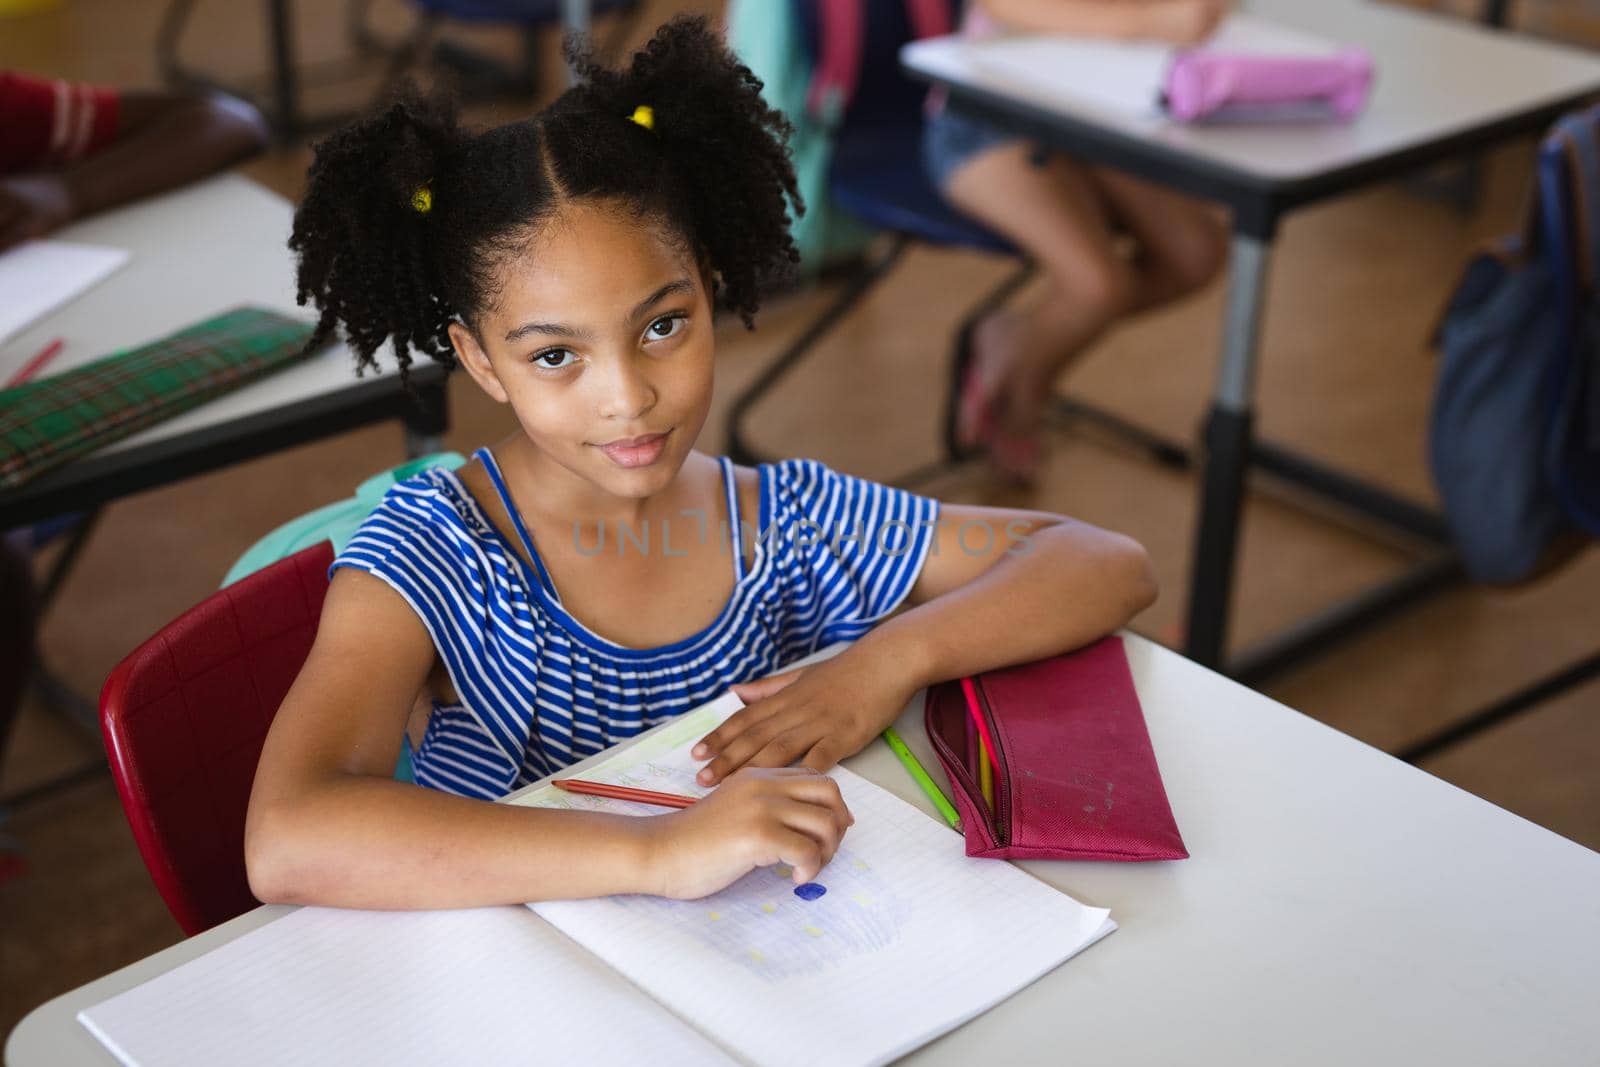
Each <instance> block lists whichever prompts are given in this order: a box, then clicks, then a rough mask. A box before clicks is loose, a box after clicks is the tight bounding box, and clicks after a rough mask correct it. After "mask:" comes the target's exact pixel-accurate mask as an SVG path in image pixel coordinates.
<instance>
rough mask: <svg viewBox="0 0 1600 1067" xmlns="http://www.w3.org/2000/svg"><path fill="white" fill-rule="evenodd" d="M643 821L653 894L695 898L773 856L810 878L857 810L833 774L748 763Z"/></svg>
mask: <svg viewBox="0 0 1600 1067" xmlns="http://www.w3.org/2000/svg"><path fill="white" fill-rule="evenodd" d="M649 822H650V823H651V824H652V825H651V830H652V831H653V832H654V833H655V834H656V835H657V836H656V840H655V844H656V858H655V866H656V870H657V878H656V879H655V882H656V884H657V885H658V886H659V887H660V888H659V890H658V892H659V894H660V895H661V896H664V897H675V898H677V899H679V900H694V899H696V898H698V897H703V896H706V895H708V894H711V893H715V892H716V891H717V890H719V889H722V888H723V887H725V886H728V885H731V884H732V883H734V882H736V881H738V880H739V879H740V878H743V877H744V876H745V875H746V874H748V873H750V872H751V871H753V870H755V869H756V868H757V867H768V866H771V865H772V864H775V863H786V864H788V865H789V866H790V867H792V868H794V875H793V877H794V882H795V884H796V885H800V884H802V883H805V882H809V881H811V880H812V879H813V878H815V877H816V876H817V875H818V873H820V872H821V870H822V868H824V867H826V866H827V865H828V861H829V860H831V859H832V858H833V854H834V852H836V851H837V850H838V848H839V840H840V838H842V837H844V832H845V830H846V829H847V828H849V826H850V824H852V823H854V822H855V818H854V816H852V815H851V814H850V810H849V809H848V808H846V807H845V805H844V798H843V797H842V796H840V794H839V784H838V783H837V782H835V781H834V780H833V779H832V778H829V777H827V776H826V775H823V774H818V773H817V772H815V771H812V770H807V769H805V768H802V767H796V768H779V769H758V768H746V769H745V770H743V771H740V772H739V773H738V774H735V775H732V776H730V777H729V778H728V780H727V781H725V782H723V783H722V784H721V785H720V786H718V787H717V789H716V792H714V793H711V794H710V795H709V796H707V797H705V798H704V799H703V800H700V801H697V802H696V803H695V804H693V805H691V806H690V807H687V808H684V809H683V810H682V811H679V812H675V813H673V814H671V815H658V816H655V817H654V818H652V819H650V820H649Z"/></svg>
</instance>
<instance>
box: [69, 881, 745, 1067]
mask: <svg viewBox="0 0 1600 1067" xmlns="http://www.w3.org/2000/svg"><path fill="white" fill-rule="evenodd" d="M78 1019H79V1021H81V1022H82V1023H83V1025H84V1026H86V1027H88V1029H89V1030H90V1031H91V1032H92V1033H93V1034H94V1035H95V1036H96V1037H97V1038H99V1039H100V1041H101V1042H102V1043H103V1044H104V1045H105V1046H106V1047H107V1048H108V1049H110V1050H111V1052H112V1053H113V1054H114V1055H115V1056H116V1057H117V1058H118V1059H119V1060H121V1061H122V1062H123V1063H125V1064H129V1065H130V1067H168V1065H172V1067H188V1065H194V1067H215V1065H217V1064H227V1065H229V1067H256V1065H260V1067H267V1065H279V1064H295V1065H296V1067H314V1065H320V1064H327V1065H329V1067H353V1065H362V1064H373V1065H378V1064H384V1065H392V1064H442V1063H463V1064H473V1065H474V1067H480V1065H491V1067H492V1065H498V1064H507V1065H511V1064H516V1065H521V1064H528V1063H592V1064H609V1063H626V1062H633V1063H649V1064H652V1065H654V1064H658V1063H659V1064H683V1065H685V1067H697V1065H699V1064H729V1065H731V1064H732V1062H733V1061H731V1060H729V1059H728V1057H727V1056H726V1055H724V1054H723V1053H722V1052H721V1051H720V1050H719V1049H717V1048H716V1047H715V1046H714V1045H711V1044H710V1043H709V1042H707V1041H706V1040H705V1039H704V1038H703V1037H701V1036H700V1035H699V1034H696V1033H695V1032H694V1031H693V1030H692V1029H690V1028H689V1027H687V1026H685V1025H684V1024H683V1023H682V1022H680V1021H678V1020H677V1019H675V1018H673V1017H672V1015H671V1014H669V1013H668V1012H666V1011H664V1010H663V1009H662V1008H661V1007H660V1006H659V1005H657V1004H655V1003H654V1002H653V1001H651V1000H650V998H648V997H646V996H644V995H643V994H641V993H640V992H639V991H638V990H636V989H634V988H633V987H632V986H631V985H629V984H628V983H627V982H626V981H624V980H622V979H621V978H620V977H618V976H617V975H616V974H615V973H613V972H612V971H611V970H610V969H609V968H607V967H606V966H605V964H603V963H601V962H600V961H599V960H597V959H595V958H594V957H593V956H591V955H590V954H589V953H587V952H585V951H583V950H582V949H581V948H579V947H578V946H576V945H574V944H573V943H572V942H571V941H569V940H568V939H567V938H565V937H563V936H562V935H561V934H560V933H558V932H556V931H555V930H553V929H551V928H550V926H549V924H548V923H545V922H543V921H542V920H540V919H539V918H537V917H536V916H534V915H531V914H529V913H528V911H527V909H526V908H517V907H506V908H482V909H475V910H470V911H436V912H410V913H406V912H377V911H342V910H337V909H332V908H302V909H301V910H299V911H296V912H292V913H290V914H289V915H287V916H285V917H284V918H282V919H279V920H277V921H276V922H273V923H269V924H268V925H266V926H263V927H260V928H259V929H256V930H252V931H251V932H249V933H247V934H245V935H244V936H242V937H240V938H238V939H236V940H234V941H231V942H229V943H228V944H226V945H223V946H222V947H220V948H218V949H215V950H214V951H212V952H208V953H207V954H205V955H204V956H201V957H199V958H198V959H195V960H191V961H190V962H188V963H186V964H184V965H182V966H181V967H178V968H175V969H174V970H172V971H169V972H167V973H166V974H164V975H161V976H160V977H159V978H154V979H152V980H150V981H148V982H146V983H144V984H143V985H140V986H136V987H134V988H133V989H130V990H128V991H127V992H125V993H121V994H119V995H117V996H115V997H112V998H111V999H110V1000H107V1001H104V1002H102V1003H100V1004H96V1005H95V1006H94V1007H92V1008H88V1009H86V1010H85V1011H82V1012H79V1013H78Z"/></svg>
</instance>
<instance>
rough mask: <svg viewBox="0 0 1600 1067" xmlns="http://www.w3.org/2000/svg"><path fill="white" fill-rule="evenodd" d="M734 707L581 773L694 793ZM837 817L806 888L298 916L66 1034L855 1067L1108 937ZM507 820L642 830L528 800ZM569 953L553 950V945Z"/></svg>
mask: <svg viewBox="0 0 1600 1067" xmlns="http://www.w3.org/2000/svg"><path fill="white" fill-rule="evenodd" d="M739 706H740V705H739V701H738V698H737V697H735V696H733V695H732V694H728V695H727V696H724V697H722V698H721V699H719V700H716V701H713V702H711V703H710V704H707V705H704V706H702V707H701V708H698V709H696V710H695V711H691V712H689V713H688V714H686V715H684V716H682V717H680V718H679V719H677V720H675V721H673V722H671V723H668V724H665V725H664V726H662V727H660V728H658V729H656V730H654V731H652V732H651V733H649V734H646V735H644V736H643V737H641V738H640V739H639V740H638V741H637V742H635V743H634V744H633V745H630V746H629V747H627V748H625V749H624V750H622V751H621V752H620V753H619V754H618V755H616V756H613V757H612V758H610V759H609V760H606V761H604V762H602V763H600V764H598V765H595V766H592V767H589V768H586V769H585V770H584V771H583V777H585V778H590V779H595V780H600V781H612V782H618V783H624V784H639V785H644V786H646V787H650V788H655V789H658V790H661V791H665V792H684V793H688V792H693V793H696V794H701V793H704V792H705V790H704V789H703V788H701V787H699V786H697V785H695V784H694V782H693V774H694V771H695V770H697V769H698V767H699V764H698V763H696V762H695V761H692V760H690V759H689V757H688V749H689V748H690V747H691V746H692V745H693V744H694V742H695V741H697V740H698V739H699V738H700V737H702V736H703V735H704V734H705V733H706V732H708V731H709V730H711V729H712V728H713V727H714V726H715V725H716V724H717V723H719V722H721V721H722V720H723V719H725V718H726V717H727V716H728V715H730V714H732V713H733V712H734V711H735V710H737V709H738V707H739ZM833 774H834V776H835V777H836V778H837V779H838V781H839V784H840V788H841V790H842V791H843V793H844V796H845V800H846V802H847V803H848V804H849V806H850V810H851V812H852V813H853V814H854V815H855V817H856V823H855V825H854V826H853V827H851V829H850V831H849V833H848V834H847V835H846V836H845V840H844V843H843V845H842V847H841V849H840V851H839V853H838V854H837V855H836V856H835V857H834V859H833V861H832V862H831V863H830V864H829V865H828V866H827V867H826V868H825V869H824V870H823V871H822V873H821V874H820V875H818V877H817V879H816V881H815V882H813V883H808V884H807V885H806V886H803V887H798V888H797V887H796V886H795V885H794V884H793V881H792V879H791V878H790V877H789V872H788V871H786V870H783V869H781V868H773V869H763V870H758V871H755V872H752V873H751V874H750V875H748V876H746V877H745V878H743V879H741V880H740V881H739V882H737V883H735V884H734V885H732V886H730V887H729V888H727V889H725V890H723V891H722V892H721V893H718V894H715V895H713V896H710V897H706V898H704V899H702V900H697V901H670V900H663V899H659V898H654V897H610V898H604V899H599V900H586V901H559V902H548V903H542V904H534V905H530V907H531V908H532V911H531V912H530V911H528V910H526V909H520V908H492V909H483V910H479V911H460V912H435V913H416V914H383V913H370V912H342V911H336V910H330V909H322V908H305V909H302V910H300V911H297V912H295V913H293V914H291V915H289V916H288V917H286V918H284V919H281V920H279V921H277V922H274V923H271V924H270V925H267V926H264V927H261V928H259V929H257V930H254V931H252V932H251V933H249V934H246V935H244V936H243V937H240V938H238V939H237V940H235V941H232V942H230V943H228V944H227V945H224V946H222V947H221V948H219V949H217V950H215V951H213V952H211V953H208V954H206V955H205V956H202V957H200V958H198V959H196V960H193V961H191V962H189V963H187V964H185V965H183V966H181V967H178V968H176V969H174V970H172V971H170V972H168V973H167V974H165V975H162V976H161V977H159V978H156V979H153V980H152V981H150V982H147V983H145V984H143V985H141V986H138V987H136V988H134V989H131V990H129V991H127V992H125V993H122V994H120V995H118V996H116V997H112V998H111V999H109V1000H107V1001H104V1002H102V1003H100V1004H97V1005H95V1006H93V1007H91V1008H89V1009H87V1010H85V1011H83V1012H81V1013H80V1014H79V1019H80V1020H81V1021H82V1022H83V1024H84V1025H85V1026H87V1027H88V1028H89V1029H90V1030H91V1031H92V1032H93V1033H94V1034H95V1035H96V1036H97V1037H98V1038H100V1040H101V1041H102V1042H103V1043H104V1044H105V1045H106V1046H107V1047H108V1048H109V1049H111V1050H112V1051H113V1052H114V1053H115V1054H116V1055H117V1056H118V1057H119V1058H120V1059H122V1061H123V1062H124V1063H128V1064H137V1065H140V1067H156V1065H162V1064H210V1063H217V1062H227V1063H230V1064H243V1065H248V1064H255V1063H262V1064H265V1063H284V1062H293V1063H297V1064H321V1063H327V1064H340V1065H344V1064H357V1063H378V1062H382V1063H398V1062H417V1063H424V1062H426V1063H435V1062H463V1063H474V1064H491V1063H524V1062H529V1061H530V1060H531V1059H537V1060H538V1061H539V1062H559V1061H561V1060H562V1059H563V1058H565V1057H567V1056H572V1057H574V1058H578V1057H581V1058H582V1061H583V1062H591V1063H610V1062H622V1061H624V1059H627V1060H641V1059H646V1058H648V1060H649V1061H650V1062H651V1063H653V1064H657V1065H664V1064H674V1063H684V1064H703V1063H718V1062H745V1063H752V1064H790V1063H793V1064H813V1063H827V1064H874V1063H883V1062H886V1061H888V1060H890V1059H893V1058H895V1057H896V1056H900V1055H903V1054H905V1053H906V1052H909V1051H910V1050H912V1049H914V1048H916V1047H918V1046H919V1045H921V1044H923V1043H924V1042H927V1041H929V1040H932V1039H933V1038H934V1037H936V1036H938V1035H939V1034H941V1033H944V1032H945V1031H947V1030H950V1029H952V1028H954V1027H956V1026H958V1025H960V1024H961V1023H962V1022H964V1021H965V1020H967V1019H970V1018H971V1017H973V1016H975V1015H977V1014H979V1013H980V1012H982V1011H984V1010H985V1009H987V1008H989V1007H991V1006H993V1005H994V1004H996V1003H998V1002H999V1001H1001V1000H1003V999H1004V998H1005V997H1007V996H1009V995H1011V994H1012V993H1014V992H1016V991H1017V990H1018V989H1020V988H1022V987H1023V986H1025V985H1027V984H1028V983H1030V982H1032V981H1033V980H1035V979H1036V978H1038V977H1039V976H1040V975H1042V974H1044V973H1045V972H1047V971H1049V970H1050V969H1052V968H1053V967H1055V966H1057V965H1058V964H1060V963H1061V962H1062V961H1064V960H1066V959H1068V958H1069V957H1071V956H1072V955H1074V954H1075V953H1077V952H1079V951H1081V950H1082V949H1083V948H1085V947H1087V946H1088V945H1090V944H1093V943H1094V942H1095V941H1097V940H1099V939H1100V938H1101V937H1103V936H1105V935H1106V934H1107V933H1110V932H1111V931H1112V930H1114V929H1115V928H1116V927H1115V924H1114V923H1112V922H1111V920H1110V918H1109V915H1108V913H1107V912H1106V911H1105V910H1104V909H1099V908H1088V907H1085V906H1083V905H1081V904H1079V903H1078V902H1077V901H1075V900H1073V899H1072V898H1071V897H1069V896H1067V895H1065V894H1063V893H1061V892H1058V891H1057V890H1055V889H1053V888H1051V887H1049V886H1047V885H1045V884H1044V883H1042V882H1040V881H1038V880H1036V879H1034V878H1032V877H1031V876H1029V875H1027V874H1025V873H1023V872H1022V871H1021V870H1018V869H1017V868H1015V867H1013V866H1011V865H1010V864H1007V863H999V862H995V861H993V860H980V859H970V858H968V857H967V856H966V855H964V853H963V851H962V848H961V842H960V839H959V838H958V837H957V836H956V835H954V834H952V833H951V832H950V831H949V829H948V828H947V827H945V826H944V825H943V824H942V823H939V822H936V821H935V820H933V819H931V818H929V817H928V816H926V815H924V814H923V813H922V812H920V811H918V810H916V809H915V808H913V807H911V806H910V805H909V804H906V803H905V802H904V801H902V800H900V799H899V798H898V797H895V796H893V795H892V794H890V793H888V792H887V791H885V790H883V789H880V788H879V787H877V786H875V785H873V784H872V783H870V782H868V781H866V780H865V779H863V778H861V777H859V776H858V775H855V774H852V773H851V772H850V771H848V770H845V769H843V768H839V769H836V770H835V771H834V772H833ZM508 800H509V802H510V803H516V804H527V805H539V806H551V807H571V808H598V809H603V810H608V811H613V812H618V813H627V814H638V815H640V816H654V815H659V814H660V809H658V808H653V807H646V806H643V805H637V804H632V803H629V802H626V801H616V800H605V799H602V798H596V797H587V796H576V795H571V794H566V793H561V792H559V791H557V790H555V789H553V788H552V787H549V786H536V787H532V788H530V789H528V790H525V791H523V792H522V793H520V794H516V795H514V796H513V797H511V798H508ZM569 939H570V940H569Z"/></svg>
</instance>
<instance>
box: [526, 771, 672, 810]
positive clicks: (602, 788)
mask: <svg viewBox="0 0 1600 1067" xmlns="http://www.w3.org/2000/svg"><path fill="white" fill-rule="evenodd" d="M550 784H551V785H553V786H555V787H556V788H557V789H564V790H566V791H567V792H569V793H583V794H586V795H588V796H592V797H610V798H611V799H612V800H634V801H638V802H639V803H640V804H654V805H656V806H657V807H661V808H687V807H688V806H689V805H690V804H693V803H694V802H695V799H696V798H694V797H686V796H684V795H682V794H681V793H657V792H656V791H655V790H653V789H633V788H631V787H629V786H625V785H608V784H606V783H605V782H588V781H585V780H583V779H582V778H556V779H552V780H551V782H550Z"/></svg>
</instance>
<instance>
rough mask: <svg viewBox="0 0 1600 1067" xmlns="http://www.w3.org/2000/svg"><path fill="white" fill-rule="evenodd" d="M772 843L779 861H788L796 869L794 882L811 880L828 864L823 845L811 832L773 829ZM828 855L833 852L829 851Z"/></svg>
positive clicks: (799, 883)
mask: <svg viewBox="0 0 1600 1067" xmlns="http://www.w3.org/2000/svg"><path fill="white" fill-rule="evenodd" d="M772 845H773V846H774V850H775V852H776V854H777V860H778V862H779V863H786V864H788V865H789V866H790V867H792V868H793V869H794V876H793V877H794V882H795V884H796V885H801V884H804V883H806V882H809V881H811V880H812V879H813V878H815V877H816V876H817V875H818V874H821V873H822V868H823V867H824V866H826V865H827V862H828V861H827V859H826V858H824V856H823V849H822V845H821V844H819V843H818V842H817V840H816V839H815V838H813V837H811V836H810V835H809V834H804V833H801V832H800V831H799V830H790V829H780V830H775V831H773V840H772ZM827 855H828V857H830V858H831V857H832V855H833V853H832V852H829V853H828V854H827Z"/></svg>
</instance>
